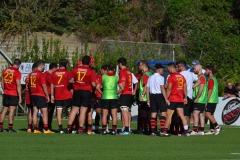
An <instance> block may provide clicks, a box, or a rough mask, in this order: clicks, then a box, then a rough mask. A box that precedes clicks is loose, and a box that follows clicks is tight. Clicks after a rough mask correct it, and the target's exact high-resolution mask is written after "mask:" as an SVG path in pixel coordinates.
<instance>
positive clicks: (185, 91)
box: [184, 83, 188, 104]
mask: <svg viewBox="0 0 240 160" xmlns="http://www.w3.org/2000/svg"><path fill="white" fill-rule="evenodd" d="M187 95H188V92H187V85H186V83H185V84H184V104H187Z"/></svg>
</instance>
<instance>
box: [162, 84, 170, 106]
mask: <svg viewBox="0 0 240 160" xmlns="http://www.w3.org/2000/svg"><path fill="white" fill-rule="evenodd" d="M160 88H161V92H162V94H163V97H164V99H165V101H166V103H167V104H169V103H170V102H169V101H168V99H167V93H166V90H165V86H164V85H161V86H160Z"/></svg>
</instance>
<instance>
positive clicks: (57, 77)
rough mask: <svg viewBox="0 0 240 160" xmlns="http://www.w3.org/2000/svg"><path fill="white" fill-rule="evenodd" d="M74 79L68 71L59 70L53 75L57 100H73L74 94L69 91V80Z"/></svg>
mask: <svg viewBox="0 0 240 160" xmlns="http://www.w3.org/2000/svg"><path fill="white" fill-rule="evenodd" d="M72 77H73V76H72V73H71V72H70V71H68V70H66V69H57V70H56V71H55V72H53V73H52V80H53V86H54V98H55V100H66V99H71V98H72V93H71V91H70V90H69V80H70V79H71V78H72Z"/></svg>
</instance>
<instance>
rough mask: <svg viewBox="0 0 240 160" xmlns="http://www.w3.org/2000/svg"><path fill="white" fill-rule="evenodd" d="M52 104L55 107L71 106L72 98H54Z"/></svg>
mask: <svg viewBox="0 0 240 160" xmlns="http://www.w3.org/2000/svg"><path fill="white" fill-rule="evenodd" d="M54 104H55V106H56V107H57V108H63V107H65V108H69V107H72V99H71V98H69V99H65V100H55V101H54Z"/></svg>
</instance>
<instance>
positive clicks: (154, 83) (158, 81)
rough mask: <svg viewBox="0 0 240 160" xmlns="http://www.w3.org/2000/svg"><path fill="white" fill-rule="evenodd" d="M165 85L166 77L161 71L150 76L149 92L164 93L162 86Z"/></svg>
mask: <svg viewBox="0 0 240 160" xmlns="http://www.w3.org/2000/svg"><path fill="white" fill-rule="evenodd" d="M163 85H164V77H163V76H161V75H160V74H159V73H154V74H153V75H152V76H151V77H149V79H148V82H147V87H149V92H150V93H151V94H160V93H162V91H161V88H160V86H163Z"/></svg>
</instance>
